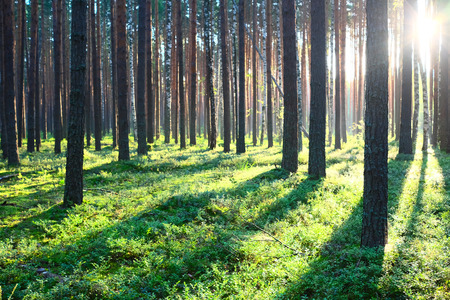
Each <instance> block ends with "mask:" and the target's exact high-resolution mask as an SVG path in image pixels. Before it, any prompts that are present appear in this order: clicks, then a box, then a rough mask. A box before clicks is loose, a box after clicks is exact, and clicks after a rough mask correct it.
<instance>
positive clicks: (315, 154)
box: [284, 0, 327, 177]
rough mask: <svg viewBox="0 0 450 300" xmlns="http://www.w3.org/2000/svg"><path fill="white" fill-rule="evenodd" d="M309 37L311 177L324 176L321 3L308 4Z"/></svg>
mask: <svg viewBox="0 0 450 300" xmlns="http://www.w3.org/2000/svg"><path fill="white" fill-rule="evenodd" d="M284 1H286V0H284ZM311 36H312V40H311V55H312V56H311V61H313V62H314V68H312V69H311V112H310V123H309V124H310V125H309V134H310V141H309V162H308V174H309V175H310V176H313V177H325V175H326V172H325V169H326V163H325V138H326V113H327V110H326V107H327V106H326V103H327V97H326V88H327V86H326V72H327V68H326V65H327V64H326V30H325V0H318V1H313V2H311ZM297 60H298V59H297Z"/></svg>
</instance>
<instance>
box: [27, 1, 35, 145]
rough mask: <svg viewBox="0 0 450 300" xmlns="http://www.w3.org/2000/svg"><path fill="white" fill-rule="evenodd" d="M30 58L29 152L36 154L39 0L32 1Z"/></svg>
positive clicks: (28, 102)
mask: <svg viewBox="0 0 450 300" xmlns="http://www.w3.org/2000/svg"><path fill="white" fill-rule="evenodd" d="M30 37H31V40H30V57H29V60H30V62H29V65H28V86H29V90H28V93H29V94H28V101H27V104H28V105H27V106H28V113H27V135H28V139H27V151H28V152H34V145H35V133H36V131H35V128H34V126H35V120H34V117H35V112H34V108H35V107H34V99H35V97H36V96H35V95H36V93H37V91H36V83H35V78H36V72H37V70H36V57H37V43H38V41H37V39H38V0H31V24H30Z"/></svg>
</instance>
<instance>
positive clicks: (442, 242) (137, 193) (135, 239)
mask: <svg viewBox="0 0 450 300" xmlns="http://www.w3.org/2000/svg"><path fill="white" fill-rule="evenodd" d="M105 143H106V144H110V143H111V140H110V139H109V138H107V139H106V140H105ZM199 144H200V145H199V146H195V147H190V148H188V149H187V150H182V151H180V150H179V149H178V147H177V146H176V145H164V144H160V142H158V143H157V144H156V145H154V146H153V147H152V150H151V151H150V152H149V154H148V155H147V156H137V155H136V153H135V152H132V160H131V161H129V162H118V161H117V156H118V153H117V151H116V150H112V149H111V148H110V147H104V149H103V150H102V151H101V152H94V151H93V150H92V149H86V150H85V173H84V176H85V198H84V203H83V204H82V205H79V206H76V207H74V208H70V209H65V208H63V207H62V205H61V204H62V195H63V191H64V186H63V185H64V177H65V156H64V155H58V156H55V155H53V153H52V143H51V142H44V144H43V146H42V151H41V152H40V153H33V154H27V153H25V152H24V149H22V150H21V162H22V165H21V166H20V167H18V168H14V169H7V167H6V165H5V163H4V162H0V168H1V170H3V171H0V177H2V176H4V175H7V174H18V176H16V177H14V178H11V179H9V180H5V181H2V182H0V199H2V202H4V205H2V206H1V209H0V269H1V270H2V271H1V272H0V288H1V289H0V291H1V293H2V296H3V298H4V299H7V298H8V297H10V296H11V299H71V298H73V299H139V298H141V299H161V298H165V299H210V298H212V299H221V298H225V299H227V298H238V299H241V298H248V299H276V298H279V299H371V298H372V299H376V298H381V299H431V298H435V299H448V298H449V297H450V268H449V264H448V262H449V261H450V257H449V255H450V254H449V253H450V252H449V251H448V250H449V246H450V239H449V235H450V213H449V211H450V202H449V188H448V184H449V183H450V171H449V170H450V159H449V158H448V155H446V154H443V153H441V152H439V151H437V152H436V153H434V152H433V151H431V150H430V151H429V152H428V153H427V154H426V155H422V154H421V153H417V154H416V155H415V156H414V157H413V156H408V157H403V156H399V157H397V156H396V154H397V152H398V149H397V144H396V143H395V142H391V144H390V150H391V151H390V155H389V173H390V177H389V228H390V229H389V244H388V245H387V247H386V249H385V251H384V252H383V251H380V250H369V249H360V247H359V241H360V232H361V219H362V218H361V216H362V192H363V149H364V148H363V144H362V142H361V139H360V138H350V139H349V142H348V143H347V144H345V145H344V147H343V149H342V150H333V149H332V148H327V178H326V179H323V180H312V179H310V178H308V177H307V174H306V170H307V151H303V152H302V153H300V154H299V162H300V165H299V172H298V173H297V174H289V173H288V172H285V171H284V170H282V169H280V168H279V167H278V166H279V165H280V161H281V149H280V147H279V146H277V147H273V148H270V149H267V148H265V147H252V146H249V147H248V149H247V153H246V154H245V155H236V154H233V153H230V154H224V153H222V152H221V149H217V150H213V151H211V150H207V149H206V148H207V141H204V140H200V141H199ZM417 144H421V143H420V142H418V143H417ZM131 146H132V147H131V148H132V149H135V148H136V145H135V144H133V145H131ZM38 268H45V269H46V270H47V273H45V274H44V273H42V272H40V273H38V272H37V270H38ZM14 288H15V290H14ZM13 290H14V292H13Z"/></svg>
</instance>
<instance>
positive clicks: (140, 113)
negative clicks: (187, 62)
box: [137, 0, 150, 155]
mask: <svg viewBox="0 0 450 300" xmlns="http://www.w3.org/2000/svg"><path fill="white" fill-rule="evenodd" d="M148 5H149V1H147V0H139V25H138V26H139V27H138V35H139V36H138V39H139V40H138V42H139V45H138V47H139V48H138V51H139V52H138V79H137V85H138V86H137V93H138V94H137V127H138V128H137V133H138V149H137V152H138V154H144V155H145V154H147V139H146V137H147V131H146V129H147V128H146V122H145V89H146V76H145V75H146V74H145V66H146V63H147V61H146V57H145V56H146V51H145V50H146V46H147V41H146V35H147V31H146V29H147V27H146V21H148V19H147V20H146V14H147V15H148V14H149V13H148V11H147V10H149V8H148ZM147 18H148V17H147ZM147 79H149V78H147ZM147 93H150V91H147ZM149 117H150V116H149Z"/></svg>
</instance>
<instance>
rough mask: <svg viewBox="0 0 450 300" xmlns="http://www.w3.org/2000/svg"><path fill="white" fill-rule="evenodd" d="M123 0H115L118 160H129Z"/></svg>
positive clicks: (125, 16) (126, 56)
mask: <svg viewBox="0 0 450 300" xmlns="http://www.w3.org/2000/svg"><path fill="white" fill-rule="evenodd" d="M125 3H126V1H125V0H117V6H116V7H117V11H116V13H117V18H116V21H117V24H116V30H117V82H118V84H117V88H118V107H119V122H118V123H119V160H130V149H129V141H128V130H129V126H128V104H127V102H128V101H127V99H128V79H129V76H128V73H127V63H128V47H127V40H128V39H127V29H126V25H127V13H126V12H127V9H126V6H125Z"/></svg>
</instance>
